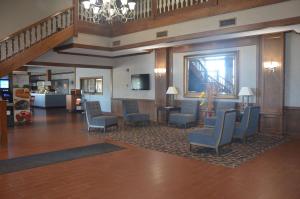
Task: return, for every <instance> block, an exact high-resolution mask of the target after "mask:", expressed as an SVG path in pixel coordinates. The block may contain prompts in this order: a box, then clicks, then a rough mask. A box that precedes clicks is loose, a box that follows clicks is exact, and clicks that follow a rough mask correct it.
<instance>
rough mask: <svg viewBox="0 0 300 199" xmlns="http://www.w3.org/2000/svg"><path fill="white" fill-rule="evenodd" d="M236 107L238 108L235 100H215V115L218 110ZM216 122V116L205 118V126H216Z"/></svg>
mask: <svg viewBox="0 0 300 199" xmlns="http://www.w3.org/2000/svg"><path fill="white" fill-rule="evenodd" d="M235 108H236V104H235V102H224V101H215V102H214V110H215V111H214V112H215V115H216V113H217V112H218V111H221V110H230V109H235ZM215 124H216V116H211V117H206V118H205V119H204V125H205V127H214V126H215Z"/></svg>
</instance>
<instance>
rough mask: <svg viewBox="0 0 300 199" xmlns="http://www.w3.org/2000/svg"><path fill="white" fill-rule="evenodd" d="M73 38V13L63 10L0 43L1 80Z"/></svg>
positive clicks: (70, 10) (68, 9) (70, 9)
mask: <svg viewBox="0 0 300 199" xmlns="http://www.w3.org/2000/svg"><path fill="white" fill-rule="evenodd" d="M73 35H74V9H73V7H71V8H67V9H64V10H62V11H59V12H57V13H55V14H54V15H51V16H49V17H47V18H45V19H42V20H40V21H38V22H36V23H34V24H32V25H30V26H28V27H26V28H24V29H22V30H20V31H18V32H16V33H14V34H12V35H10V36H8V37H6V38H4V39H2V40H0V77H2V76H5V75H7V74H9V73H10V72H12V71H13V70H16V69H17V68H19V67H22V66H23V65H25V64H27V63H28V62H30V61H32V60H34V59H36V58H38V57H39V56H41V55H43V54H44V53H46V52H48V51H49V50H51V49H53V48H54V47H56V46H57V45H59V44H61V43H62V42H64V41H66V40H68V39H70V38H71V37H73Z"/></svg>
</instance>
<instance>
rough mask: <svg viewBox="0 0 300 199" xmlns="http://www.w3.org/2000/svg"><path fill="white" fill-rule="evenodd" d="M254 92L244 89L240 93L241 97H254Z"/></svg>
mask: <svg viewBox="0 0 300 199" xmlns="http://www.w3.org/2000/svg"><path fill="white" fill-rule="evenodd" d="M252 95H253V92H252V90H251V88H249V87H242V88H241V90H240V92H239V96H252Z"/></svg>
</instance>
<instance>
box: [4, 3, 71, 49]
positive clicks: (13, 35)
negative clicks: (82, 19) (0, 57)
mask: <svg viewBox="0 0 300 199" xmlns="http://www.w3.org/2000/svg"><path fill="white" fill-rule="evenodd" d="M73 8H74V6H71V7H69V8H65V9H62V10H60V11H58V12H55V13H54V14H52V15H50V16H48V17H46V18H44V19H41V20H39V21H38V22H35V23H33V24H31V25H29V26H27V27H25V28H22V29H21V30H19V31H17V32H14V33H12V34H10V35H9V36H7V37H5V38H3V39H1V40H0V43H2V42H4V41H5V40H8V39H11V38H14V37H15V36H17V35H19V34H21V33H23V32H25V31H26V30H28V29H31V28H33V27H34V26H37V25H39V24H41V23H44V22H46V21H48V20H49V19H51V18H53V17H56V16H58V15H60V14H62V13H64V12H66V11H68V10H71V9H73Z"/></svg>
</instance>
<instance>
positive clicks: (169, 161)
mask: <svg viewBox="0 0 300 199" xmlns="http://www.w3.org/2000/svg"><path fill="white" fill-rule="evenodd" d="M141 133H142V132H141ZM103 141H104V138H103V136H100V135H99V133H90V134H89V133H87V131H86V127H85V124H84V122H83V116H82V115H81V114H70V113H66V112H65V111H63V110H55V109H53V110H50V111H47V112H46V111H44V110H42V109H36V110H35V118H34V122H33V124H32V125H30V126H24V127H15V128H13V129H10V131H9V144H8V148H7V149H4V148H1V149H0V159H6V158H13V157H18V156H24V155H30V154H35V153H41V152H46V151H54V150H60V149H65V148H72V147H76V146H81V145H88V144H92V143H99V142H103ZM106 141H108V142H111V141H110V140H106ZM113 143H115V144H119V145H122V146H125V147H126V149H125V150H122V151H118V152H113V153H108V154H103V155H98V156H93V157H87V158H81V159H76V160H72V161H68V162H63V163H58V164H52V165H49V166H45V167H39V168H34V169H29V170H24V171H20V172H15V173H10V174H5V175H0V198H1V199H6V198H9V199H10V198H39V199H43V198H51V199H52V198H101V199H118V198H122V199H169V198H170V199H193V198H197V199H200V198H208V199H210V198H213V199H215V198H216V199H222V198H224V199H225V198H226V199H227V198H230V199H235V198H236V199H285V198H286V199H299V198H300V156H299V154H300V140H299V139H293V140H292V141H290V142H288V143H286V144H283V145H280V146H279V147H276V148H274V149H271V150H269V151H266V152H265V153H263V154H262V155H259V156H258V157H257V158H256V159H254V160H251V161H248V162H247V163H245V164H243V165H242V166H240V167H238V168H235V169H230V168H225V167H222V166H214V165H211V164H208V163H206V162H203V161H198V160H192V159H187V158H182V157H178V156H174V155H169V154H166V153H161V152H156V151H150V150H145V149H142V148H137V147H134V146H130V145H126V144H123V143H116V142H113Z"/></svg>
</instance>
